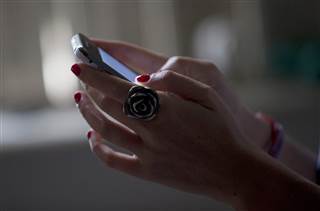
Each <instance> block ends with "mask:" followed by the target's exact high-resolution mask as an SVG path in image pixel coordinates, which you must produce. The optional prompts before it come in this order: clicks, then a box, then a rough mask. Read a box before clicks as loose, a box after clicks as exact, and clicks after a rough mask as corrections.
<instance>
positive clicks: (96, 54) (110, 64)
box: [71, 33, 138, 82]
mask: <svg viewBox="0 0 320 211" xmlns="http://www.w3.org/2000/svg"><path fill="white" fill-rule="evenodd" d="M71 45H72V48H73V53H74V54H75V55H76V56H77V57H78V58H79V59H80V60H81V61H82V62H84V63H86V64H89V65H90V66H92V67H94V68H97V69H99V70H102V71H105V72H107V73H110V74H112V75H115V76H118V77H120V78H122V79H124V80H127V81H131V82H134V81H135V78H136V76H137V75H138V74H137V73H136V72H135V71H133V70H131V69H129V68H128V67H127V66H125V65H124V64H122V63H121V62H119V61H118V60H117V59H115V58H114V57H112V56H111V55H110V54H108V53H107V52H106V51H105V50H103V49H102V48H100V47H97V46H96V45H95V44H94V43H93V42H92V41H91V40H90V39H89V38H87V37H86V36H85V35H83V34H81V33H78V34H75V35H74V36H73V37H72V38H71Z"/></svg>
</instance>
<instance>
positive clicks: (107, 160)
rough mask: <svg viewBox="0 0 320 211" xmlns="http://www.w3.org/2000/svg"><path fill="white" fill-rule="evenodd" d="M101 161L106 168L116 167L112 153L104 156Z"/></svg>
mask: <svg viewBox="0 0 320 211" xmlns="http://www.w3.org/2000/svg"><path fill="white" fill-rule="evenodd" d="M103 161H104V163H105V164H106V165H107V166H109V167H111V168H115V167H116V162H115V157H114V155H113V154H112V153H107V154H105V156H104V160H103Z"/></svg>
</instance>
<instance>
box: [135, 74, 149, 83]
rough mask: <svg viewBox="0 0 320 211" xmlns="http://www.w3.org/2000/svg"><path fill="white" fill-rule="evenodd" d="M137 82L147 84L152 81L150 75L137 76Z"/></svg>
mask: <svg viewBox="0 0 320 211" xmlns="http://www.w3.org/2000/svg"><path fill="white" fill-rule="evenodd" d="M136 80H137V81H138V82H140V83H145V82H147V81H149V80H150V75H148V74H144V75H139V76H137V78H136Z"/></svg>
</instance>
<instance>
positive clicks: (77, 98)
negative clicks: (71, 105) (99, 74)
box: [73, 92, 81, 104]
mask: <svg viewBox="0 0 320 211" xmlns="http://www.w3.org/2000/svg"><path fill="white" fill-rule="evenodd" d="M73 97H74V101H76V103H77V104H78V103H79V102H80V100H81V92H76V93H75V94H74V95H73Z"/></svg>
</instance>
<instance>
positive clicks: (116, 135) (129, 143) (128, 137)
mask: <svg viewBox="0 0 320 211" xmlns="http://www.w3.org/2000/svg"><path fill="white" fill-rule="evenodd" d="M75 99H76V102H77V103H78V107H79V110H80V112H81V114H82V115H83V117H84V118H85V119H86V121H87V122H88V124H89V125H90V126H91V127H92V128H93V129H94V130H95V131H97V132H99V133H100V134H101V135H102V137H103V138H104V139H106V140H107V141H109V142H111V143H113V144H116V145H118V146H120V147H123V148H125V149H128V150H129V151H131V152H133V153H138V152H139V151H141V148H142V146H143V143H142V140H141V139H140V138H139V136H138V135H136V134H135V133H133V132H132V131H130V130H128V129H127V128H125V127H124V126H122V125H120V124H118V123H116V122H115V121H112V120H110V119H108V118H106V116H104V115H103V114H102V113H101V112H100V111H99V110H98V109H97V108H96V107H95V105H94V104H93V103H92V102H91V101H90V99H89V98H88V97H87V96H86V94H85V93H83V92H77V93H76V94H75Z"/></svg>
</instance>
